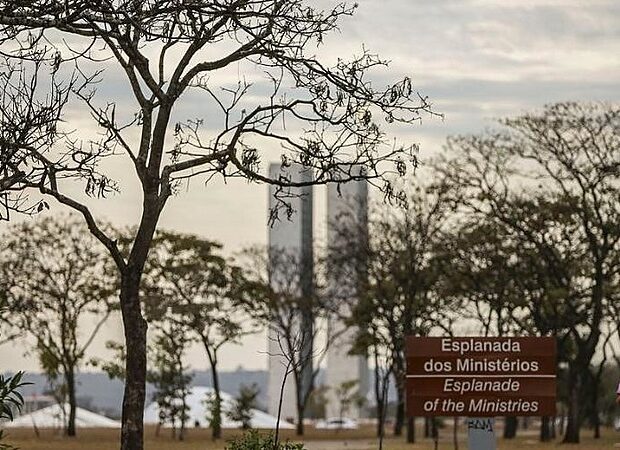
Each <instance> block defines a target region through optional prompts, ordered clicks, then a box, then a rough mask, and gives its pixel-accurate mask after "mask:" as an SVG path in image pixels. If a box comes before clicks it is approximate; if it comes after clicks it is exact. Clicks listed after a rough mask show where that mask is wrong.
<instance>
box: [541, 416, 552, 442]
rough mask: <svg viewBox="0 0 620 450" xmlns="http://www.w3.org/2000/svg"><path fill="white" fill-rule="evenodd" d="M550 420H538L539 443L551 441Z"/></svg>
mask: <svg viewBox="0 0 620 450" xmlns="http://www.w3.org/2000/svg"><path fill="white" fill-rule="evenodd" d="M550 422H551V420H550V418H549V417H541V418H540V442H549V441H550V440H551V423H550Z"/></svg>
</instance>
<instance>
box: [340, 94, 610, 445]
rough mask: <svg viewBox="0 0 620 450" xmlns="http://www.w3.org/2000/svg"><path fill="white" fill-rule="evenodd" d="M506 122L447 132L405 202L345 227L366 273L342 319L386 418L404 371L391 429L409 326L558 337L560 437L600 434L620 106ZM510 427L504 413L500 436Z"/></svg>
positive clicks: (512, 422) (546, 431)
mask: <svg viewBox="0 0 620 450" xmlns="http://www.w3.org/2000/svg"><path fill="white" fill-rule="evenodd" d="M501 124H502V125H503V127H502V128H500V129H499V130H498V131H496V132H488V133H486V134H482V135H472V136H458V137H454V138H451V139H450V140H449V141H448V143H447V145H446V148H445V151H444V152H443V153H442V154H441V155H440V156H439V157H438V158H436V159H435V160H434V161H432V162H431V163H430V164H429V169H428V171H426V170H425V171H424V172H422V173H420V174H418V177H417V179H418V180H424V178H426V177H428V180H429V181H428V182H426V181H418V182H416V183H415V184H414V186H413V188H412V190H411V192H410V196H409V202H408V203H407V205H406V207H405V208H404V209H393V210H389V211H387V212H386V210H385V209H384V208H378V210H377V211H375V213H374V214H372V215H371V221H370V238H369V240H368V242H367V245H366V246H360V245H357V246H356V245H353V243H351V245H347V237H346V233H342V234H343V239H344V245H339V246H338V248H337V249H336V250H337V251H335V252H333V255H332V258H341V262H342V264H343V265H344V264H347V263H348V264H351V262H352V261H358V262H359V263H358V264H357V266H358V267H360V266H361V267H363V268H364V273H365V276H366V278H365V282H366V285H365V286H363V288H362V289H361V290H360V292H362V295H361V301H360V302H359V303H357V304H353V305H351V308H350V309H351V311H352V313H351V314H349V315H348V317H345V318H344V319H345V320H348V321H349V323H350V324H351V325H355V326H357V327H358V329H359V332H358V336H357V339H356V348H357V350H358V351H359V352H362V353H363V354H368V355H370V356H372V357H373V358H374V359H375V361H377V362H376V364H375V367H376V371H377V372H376V377H375V379H376V380H377V385H376V386H375V392H376V398H377V404H378V405H379V408H380V410H379V412H378V415H379V417H382V415H383V412H382V410H381V405H383V404H384V403H385V398H384V397H382V395H383V393H384V392H385V389H383V388H382V386H381V385H380V383H379V381H380V380H381V379H383V380H384V381H385V380H387V378H386V373H390V374H392V375H393V377H394V379H395V380H396V387H397V392H398V399H399V401H398V408H397V417H396V428H395V432H396V433H397V434H399V433H400V432H401V427H402V426H403V424H404V399H405V396H404V373H405V353H404V343H405V337H406V336H407V335H411V334H413V335H426V334H428V333H430V332H433V333H438V334H454V333H463V332H470V333H472V332H476V333H481V334H483V335H494V336H506V335H515V334H516V335H533V336H554V337H556V339H557V345H558V352H559V359H558V372H559V373H560V374H562V380H563V383H562V387H563V392H561V400H562V402H563V404H565V405H566V407H567V411H566V418H567V422H566V426H565V431H564V438H563V440H564V442H579V430H580V428H581V426H582V424H583V423H584V420H585V419H586V418H589V419H590V421H591V422H592V424H593V425H594V427H595V434H596V436H598V435H599V427H600V411H601V409H602V406H601V405H600V404H599V403H598V402H599V401H600V399H601V398H602V397H603V393H602V392H600V386H601V383H602V381H603V374H604V373H606V372H605V370H606V367H607V365H608V363H610V362H611V361H613V360H612V359H611V356H612V355H614V356H613V357H614V358H615V363H617V362H618V354H619V351H618V348H619V346H618V339H619V335H618V332H619V331H618V324H619V322H618V320H617V317H618V312H619V308H620V298H619V297H618V292H619V287H620V283H619V280H620V279H619V276H620V203H619V202H620V134H619V133H618V131H619V130H620V110H618V109H617V107H613V106H610V105H605V104H576V103H562V104H556V105H551V106H549V107H546V108H545V109H544V110H543V111H542V112H540V113H532V114H526V115H524V116H521V117H518V118H514V119H507V120H504V121H502V122H501ZM347 249H354V250H353V251H350V252H348V253H347V251H346V250H347ZM468 319H469V320H468ZM386 367H387V369H388V370H385V368H386ZM382 370H383V371H382ZM382 375H383V378H382ZM564 388H565V391H564ZM542 423H543V426H542V428H541V436H540V438H541V440H548V439H550V438H551V433H552V432H553V430H552V429H551V428H550V427H549V424H550V420H549V418H543V422H542ZM409 425H410V427H409V440H413V439H414V436H413V431H414V430H413V427H412V426H411V420H410V422H409ZM515 431H516V419H514V418H507V426H506V428H505V435H506V437H512V436H514V433H515Z"/></svg>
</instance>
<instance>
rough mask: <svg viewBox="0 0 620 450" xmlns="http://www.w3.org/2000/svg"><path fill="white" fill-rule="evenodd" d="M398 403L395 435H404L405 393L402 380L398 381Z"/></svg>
mask: <svg viewBox="0 0 620 450" xmlns="http://www.w3.org/2000/svg"><path fill="white" fill-rule="evenodd" d="M396 393H397V397H398V399H397V404H396V420H395V421H394V436H402V435H403V427H404V425H405V393H404V389H403V386H402V383H401V382H398V381H397V382H396Z"/></svg>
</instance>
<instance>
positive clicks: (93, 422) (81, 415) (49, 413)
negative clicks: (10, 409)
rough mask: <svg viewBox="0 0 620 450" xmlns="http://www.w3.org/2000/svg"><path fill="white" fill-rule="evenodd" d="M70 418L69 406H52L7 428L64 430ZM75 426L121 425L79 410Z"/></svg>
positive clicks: (20, 417) (81, 409)
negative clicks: (66, 421) (34, 427)
mask: <svg viewBox="0 0 620 450" xmlns="http://www.w3.org/2000/svg"><path fill="white" fill-rule="evenodd" d="M63 409H64V411H63ZM68 417H69V404H68V403H65V404H64V405H62V406H61V405H59V404H55V405H51V406H48V407H46V408H43V409H39V410H37V411H33V412H31V413H29V414H24V415H22V416H19V417H17V418H16V419H15V420H14V421H13V422H7V423H5V424H4V426H5V427H12V428H23V427H33V426H36V427H38V428H64V423H65V420H66V418H68ZM75 426H76V427H77V428H120V427H121V423H120V422H117V421H116V420H112V419H108V418H107V417H105V416H102V415H99V414H96V413H94V412H91V411H88V410H86V409H83V408H77V409H76V412H75Z"/></svg>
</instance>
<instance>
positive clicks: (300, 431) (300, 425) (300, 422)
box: [295, 406, 304, 436]
mask: <svg viewBox="0 0 620 450" xmlns="http://www.w3.org/2000/svg"><path fill="white" fill-rule="evenodd" d="M295 430H296V433H297V436H303V435H304V411H303V408H302V407H301V406H297V426H296V427H295Z"/></svg>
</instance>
